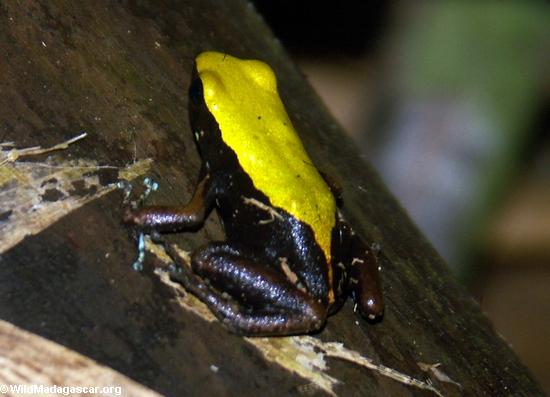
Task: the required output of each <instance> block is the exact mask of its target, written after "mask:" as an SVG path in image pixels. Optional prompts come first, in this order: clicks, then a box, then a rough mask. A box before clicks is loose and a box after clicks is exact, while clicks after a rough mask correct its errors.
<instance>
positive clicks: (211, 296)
mask: <svg viewBox="0 0 550 397" xmlns="http://www.w3.org/2000/svg"><path fill="white" fill-rule="evenodd" d="M188 98H189V102H188V112H189V122H190V126H191V130H192V132H193V136H194V141H195V143H196V146H197V148H198V152H199V154H200V156H201V159H202V162H201V167H200V171H199V177H198V182H197V184H196V188H195V191H194V193H193V195H192V198H191V199H190V200H189V202H188V203H187V204H185V205H180V206H140V207H135V208H127V209H126V211H125V214H124V222H125V223H126V224H127V225H130V226H132V227H135V228H138V229H140V230H141V231H142V232H154V233H170V232H184V231H196V230H198V229H200V228H201V227H202V226H203V224H204V222H205V219H206V217H207V216H208V215H209V214H210V212H211V211H213V210H216V212H217V213H218V216H219V219H220V223H221V226H222V228H223V231H224V234H225V240H224V241H214V242H209V243H208V244H206V245H204V246H201V247H198V248H196V249H195V250H194V251H192V252H191V254H190V255H189V259H188V261H187V262H186V263H180V262H181V257H180V259H176V258H174V257H175V256H176V255H173V254H174V253H173V252H172V255H171V256H172V257H173V259H174V261H175V262H176V263H179V266H178V271H177V272H176V271H174V272H172V277H173V279H174V280H175V281H178V282H179V283H180V284H182V285H183V287H184V288H185V289H186V290H187V291H188V292H190V293H191V294H193V295H195V296H196V297H197V298H199V299H200V300H201V301H202V302H204V303H205V304H206V305H207V306H208V308H209V309H210V311H211V312H212V313H213V314H214V315H215V317H217V318H218V319H219V320H220V321H221V322H222V323H223V324H224V325H225V326H226V327H227V328H228V329H229V330H230V331H232V332H234V333H237V334H241V335H247V336H285V335H296V334H308V333H314V332H318V331H320V330H321V329H322V328H323V327H324V326H325V324H326V322H327V318H328V316H330V315H332V314H334V313H335V312H336V311H338V309H339V308H340V307H341V306H342V305H343V303H344V302H345V300H346V299H347V298H348V297H349V296H351V297H352V299H353V300H354V302H355V305H354V308H355V309H356V310H358V311H359V313H360V314H361V315H362V316H363V317H364V318H366V319H367V320H368V321H369V322H378V321H380V320H381V319H382V317H383V313H384V300H383V294H382V286H381V280H380V279H381V277H380V274H379V273H380V268H379V263H378V253H377V249H376V248H375V246H374V244H368V243H367V242H366V240H365V239H364V238H362V237H361V236H359V235H358V234H357V233H355V231H354V230H353V228H352V227H351V226H350V224H349V223H348V221H346V219H345V218H344V216H343V214H342V212H341V208H340V207H341V204H342V200H341V199H342V191H341V189H340V188H339V186H338V185H337V184H336V183H334V181H333V179H331V178H329V177H327V176H326V175H325V174H324V173H323V172H321V171H319V170H318V169H317V168H316V167H315V165H314V163H313V161H312V160H311V158H310V157H309V155H308V154H307V152H306V150H305V147H304V145H303V143H302V141H301V139H300V138H299V135H298V133H297V131H296V130H295V128H294V127H293V124H292V122H291V120H290V117H289V116H288V113H287V111H286V109H285V106H284V104H283V102H282V99H281V97H280V95H279V92H278V87H277V79H276V76H275V73H274V71H273V70H272V68H271V67H270V66H269V65H268V64H267V63H264V62H262V61H260V60H255V59H240V58H237V57H234V56H232V55H229V54H225V53H221V52H216V51H206V52H202V53H200V54H199V55H198V56H197V57H196V59H195V63H194V67H193V72H192V76H191V84H190V86H189V95H188Z"/></svg>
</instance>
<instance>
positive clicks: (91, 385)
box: [0, 321, 160, 397]
mask: <svg viewBox="0 0 550 397" xmlns="http://www.w3.org/2000/svg"><path fill="white" fill-rule="evenodd" d="M0 356H1V357H2V366H1V367H0V393H2V394H4V395H10V396H17V395H32V394H36V395H47V394H54V395H55V394H61V395H71V396H75V395H86V394H88V395H89V394H102V395H107V396H122V395H124V396H141V397H159V396H160V395H159V394H158V393H155V392H153V391H152V390H149V389H147V388H145V387H143V386H141V385H140V384H137V383H136V382H134V381H133V380H131V379H128V378H127V377H126V376H124V375H121V374H119V373H117V372H116V371H113V370H112V369H110V368H107V367H104V366H102V365H99V364H97V363H96V362H94V361H92V360H90V359H89V358H87V357H84V356H82V355H80V354H78V353H75V352H74V351H71V350H69V349H67V348H65V347H63V346H60V345H58V344H56V343H53V342H50V341H48V340H47V339H44V338H41V337H39V336H36V335H33V334H31V333H29V332H26V331H23V330H22V329H20V328H18V327H15V326H13V325H11V324H9V323H6V322H5V321H0Z"/></svg>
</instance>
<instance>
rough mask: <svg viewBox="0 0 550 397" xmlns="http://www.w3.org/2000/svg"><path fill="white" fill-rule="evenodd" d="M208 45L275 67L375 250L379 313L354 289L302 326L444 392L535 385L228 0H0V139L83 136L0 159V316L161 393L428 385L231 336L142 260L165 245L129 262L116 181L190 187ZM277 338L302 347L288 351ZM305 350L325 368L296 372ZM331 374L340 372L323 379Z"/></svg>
mask: <svg viewBox="0 0 550 397" xmlns="http://www.w3.org/2000/svg"><path fill="white" fill-rule="evenodd" d="M204 50H218V51H222V52H227V53H230V54H232V55H235V56H239V57H242V58H257V59H262V60H264V61H266V62H267V63H269V64H270V65H271V66H272V67H273V69H274V70H275V72H276V75H277V76H278V81H279V88H280V92H281V96H282V97H283V101H284V102H285V104H286V106H287V110H288V113H289V115H290V117H291V118H292V120H293V123H294V125H295V127H296V129H297V130H298V131H299V133H300V135H301V137H302V139H303V141H304V145H305V147H306V148H307V151H308V152H309V154H310V155H311V157H312V158H313V160H314V162H315V163H316V164H317V165H318V166H319V168H321V169H322V170H323V171H324V172H325V173H326V174H329V175H331V176H332V177H333V178H334V179H335V180H337V181H338V182H339V184H341V185H342V187H343V190H344V195H343V201H344V213H345V215H346V217H347V218H348V219H349V220H350V221H351V223H352V224H353V226H354V227H355V229H356V230H357V231H358V232H359V233H361V234H363V235H364V236H365V237H366V238H367V239H369V240H371V241H375V242H377V243H379V244H380V245H381V247H382V252H381V263H382V267H383V273H382V277H383V282H384V291H385V297H386V305H387V308H386V313H385V317H384V320H383V321H382V322H381V323H379V324H375V325H372V324H368V323H366V322H365V321H364V320H362V319H361V318H359V316H358V315H356V314H354V313H353V310H352V305H351V304H350V303H349V302H348V303H347V304H346V305H345V306H344V307H343V308H342V310H340V312H339V313H338V314H336V315H335V316H333V317H331V318H329V321H328V324H327V326H326V328H325V329H324V330H323V331H322V332H321V333H319V334H317V335H314V339H315V340H316V341H317V340H318V341H322V342H342V343H343V344H344V346H345V347H346V348H347V349H349V351H353V352H356V353H357V354H361V355H363V356H366V357H369V358H371V359H372V360H373V362H375V363H380V364H383V365H385V366H388V367H391V368H393V369H394V370H396V371H399V372H401V373H404V374H408V375H410V376H413V377H415V378H417V379H427V378H430V379H431V380H432V381H433V383H434V386H435V388H437V389H438V390H440V391H441V392H442V393H443V394H444V395H446V396H459V395H466V396H483V395H486V396H505V395H513V396H535V395H543V392H542V390H541V388H540V386H539V385H537V384H536V382H535V381H534V380H533V378H532V377H531V375H530V374H529V372H528V371H527V370H526V369H525V367H524V366H523V365H522V364H521V363H520V362H519V361H518V359H517V357H516V356H515V354H514V353H513V352H512V351H511V349H510V347H509V346H508V345H507V343H506V342H505V341H504V340H502V338H501V337H499V336H498V335H497V334H496V333H495V331H494V329H493V327H492V325H491V324H490V322H489V321H488V320H487V319H486V318H485V316H484V315H483V314H482V313H481V311H480V308H479V307H478V305H477V304H476V303H475V302H474V300H473V299H472V298H471V297H470V296H469V295H468V294H467V293H466V292H465V291H464V289H463V288H462V287H461V286H460V285H459V284H458V283H457V282H456V280H455V279H454V278H453V277H452V276H451V274H450V272H449V270H448V269H447V267H446V265H445V263H444V262H443V261H442V259H441V258H440V257H439V255H438V254H437V253H436V252H435V251H434V249H433V248H432V247H431V245H430V244H429V243H428V242H427V241H426V240H425V239H424V238H423V237H422V235H421V234H420V233H419V232H418V230H417V229H416V227H415V226H414V225H413V224H412V223H411V221H410V220H409V219H408V217H407V216H406V215H405V213H404V211H403V210H402V209H401V208H400V206H399V205H398V203H397V202H396V200H395V199H394V198H393V197H392V196H391V195H390V194H389V193H388V191H387V190H386V188H385V187H384V186H383V184H382V182H381V181H380V180H379V178H378V177H377V175H376V173H375V172H374V171H373V170H372V168H371V167H370V166H369V165H368V164H366V163H365V161H364V160H363V158H362V157H361V154H360V153H358V151H357V150H356V148H355V145H354V144H353V142H351V141H350V140H349V139H348V138H346V136H345V134H344V133H343V131H342V130H341V128H340V127H339V126H338V125H337V124H336V123H335V122H334V120H333V119H332V118H331V116H330V115H329V114H327V112H326V110H325V108H324V107H323V105H322V104H321V103H320V101H319V99H318V98H317V97H316V96H315V94H314V93H313V92H312V90H311V88H310V87H309V86H308V84H307V83H306V82H305V80H304V79H303V77H302V75H301V74H300V72H299V71H298V70H297V68H296V67H295V66H294V65H293V64H292V63H291V61H290V60H289V58H288V56H287V54H286V53H285V51H284V50H283V48H282V47H281V45H280V43H279V42H278V41H277V40H276V39H275V38H274V37H273V36H272V35H271V33H270V31H269V29H268V28H267V27H266V26H265V25H264V23H263V22H262V20H261V18H260V17H259V16H258V15H257V14H256V12H255V10H254V8H253V7H251V6H250V5H249V4H247V3H245V2H244V1H239V0H234V1H225V2H219V1H213V0H188V1H171V2H170V1H126V2H120V3H118V2H116V3H115V2H108V1H105V2H99V1H98V2H78V5H77V3H75V2H71V1H61V0H59V1H51V2H36V1H11V0H6V1H3V2H2V4H0V54H2V57H1V58H0V72H1V74H0V75H1V80H0V93H1V95H0V121H1V126H0V142H7V141H13V143H14V145H16V146H17V147H18V148H21V147H31V146H37V145H39V146H41V147H43V148H48V147H51V146H54V145H56V144H58V143H60V142H63V141H66V140H67V139H69V138H71V137H73V136H76V135H78V134H80V133H81V132H82V131H86V133H87V136H86V137H85V138H83V139H81V140H79V141H77V142H74V143H72V144H71V145H69V146H68V147H67V148H66V149H63V150H57V151H54V152H49V153H45V154H37V155H35V156H27V157H19V158H18V159H16V160H14V159H11V160H9V161H6V162H5V163H4V164H2V165H0V250H1V251H0V252H1V256H0V296H1V297H2V299H1V300H0V318H1V319H3V320H5V321H8V322H10V323H12V324H14V325H16V326H18V327H20V328H23V329H25V330H27V331H30V332H32V333H35V334H37V335H39V336H41V337H44V338H47V339H50V340H52V341H55V342H57V343H59V344H61V345H64V346H66V347H68V348H69V349H72V350H75V351H76V352H79V353H80V354H82V355H85V356H87V357H89V358H91V359H93V360H95V361H97V362H99V363H101V364H103V365H105V366H108V367H111V368H113V369H114V370H116V371H119V372H121V373H122V374H124V375H126V376H128V377H130V378H132V379H133V380H135V381H137V382H139V383H141V384H143V385H145V386H147V387H149V388H151V389H153V390H154V391H156V392H159V393H161V394H164V395H167V396H180V395H188V396H192V395H197V396H198V395H243V396H248V395H257V394H258V392H261V393H262V394H263V395H266V396H271V395H273V396H280V395H327V394H331V393H333V394H337V395H342V396H344V395H345V396H359V395H361V396H362V395H388V396H407V395H426V396H428V395H434V394H433V392H432V391H429V390H420V389H419V388H417V387H414V386H410V385H403V384H401V383H398V382H396V381H395V380H393V379H389V378H387V377H385V376H382V375H381V374H379V373H377V372H374V371H371V370H369V369H366V368H363V367H361V366H359V365H356V364H351V363H349V362H347V361H341V360H338V359H333V358H329V356H331V354H329V353H328V350H323V349H328V346H329V345H328V344H325V345H318V346H317V345H315V343H317V342H312V341H311V340H309V339H300V338H297V339H292V338H271V339H268V340H264V339H254V338H252V339H248V338H242V337H239V336H236V335H233V334H230V333H228V332H227V331H226V330H225V329H224V328H223V327H222V325H221V324H219V323H218V322H217V321H211V318H209V314H208V312H205V311H204V308H203V307H201V306H200V305H199V304H198V303H196V302H195V301H193V299H192V297H189V296H187V295H185V294H184V292H183V291H181V290H180V289H178V287H177V286H175V285H172V284H171V283H170V282H169V281H167V280H166V279H163V277H162V276H161V277H159V275H158V274H157V273H155V270H154V267H155V265H159V264H161V263H162V253H158V254H157V255H155V254H154V253H153V254H151V253H149V254H148V256H147V260H146V266H145V269H144V270H143V271H142V272H136V271H134V270H132V268H131V264H132V262H133V261H134V260H135V256H136V254H137V253H136V244H135V240H134V239H133V236H131V235H130V234H129V233H128V230H127V229H126V228H125V227H123V226H122V224H121V222H120V219H121V218H122V212H121V202H122V198H123V195H122V191H121V190H119V189H116V187H115V185H114V183H115V182H116V181H117V180H118V179H121V178H122V179H133V178H136V177H139V178H138V180H137V181H141V177H142V176H145V175H147V176H152V177H153V178H154V179H155V180H156V181H158V182H159V183H160V189H159V191H158V192H156V193H155V194H154V195H153V196H152V198H151V200H149V203H151V204H154V203H156V204H178V203H180V204H181V203H184V202H186V201H187V200H188V199H189V198H190V196H191V193H192V190H193V188H194V184H195V182H196V179H197V175H198V170H199V165H200V159H199V156H198V154H197V152H196V148H195V145H194V143H193V140H192V136H191V132H190V129H189V124H188V117H187V112H186V109H187V94H186V92H187V87H188V84H189V81H190V74H191V70H192V65H193V60H194V57H195V56H196V55H197V54H198V53H199V52H201V51H204ZM3 148H4V149H10V148H12V147H8V146H6V145H4V147H3ZM4 153H6V150H4ZM12 153H16V152H12ZM146 159H152V161H151V162H147V160H146ZM136 183H138V182H136ZM221 238H223V234H222V231H221V228H220V225H219V223H218V221H217V219H216V216H215V215H212V216H211V217H210V218H209V219H208V221H207V223H206V226H205V227H204V228H203V229H201V230H200V231H198V232H197V233H185V234H180V235H176V236H171V241H172V242H176V243H177V244H178V245H179V246H180V247H185V248H187V249H192V247H197V246H198V245H200V244H204V243H206V242H208V241H212V240H218V239H221ZM319 343H321V342H319ZM308 344H309V345H308ZM289 346H298V347H296V349H297V350H296V351H295V353H296V354H295V355H294V356H291V357H290V358H289V357H286V358H281V357H283V355H284V354H283V353H284V352H288V351H289V350H288V349H289ZM308 346H309V347H308ZM311 346H313V347H311ZM323 346H324V347H323ZM330 346H333V345H330ZM333 347H334V346H333ZM14 349H18V347H17V346H15V347H14ZM308 349H310V350H308ZM308 351H309V352H310V356H308V355H307V352H308ZM316 353H319V354H320V356H319V355H317V356H316ZM325 353H326V354H325ZM302 356H304V357H306V359H307V363H305V364H304V362H303V359H304V358H303V357H302ZM316 359H319V360H321V361H320V362H321V363H320V362H316V361H315V360H316ZM285 360H287V361H285ZM296 363H298V364H296ZM315 363H317V366H316V365H315ZM323 363H324V364H327V365H329V366H330V369H323V368H320V367H322V365H324V364H323ZM423 363H427V364H436V363H441V365H440V366H439V367H437V368H436V367H430V366H426V365H424V364H423ZM51 365H57V364H56V363H55V362H52V364H51ZM293 365H301V367H300V368H296V367H295V366H294V367H293ZM308 365H309V369H311V371H312V373H314V372H315V371H317V372H318V374H317V375H319V374H322V376H321V375H319V376H321V378H322V379H321V378H316V376H317V375H315V374H313V375H308V374H307V373H306V372H304V371H306V369H308V368H306V367H308ZM430 368H431V370H430ZM325 375H326V376H325ZM445 375H446V376H448V378H445ZM323 376H325V377H324V378H323ZM329 378H330V379H335V380H338V381H340V382H339V383H338V382H334V383H331V384H330V385H329V386H326V384H325V386H326V387H323V386H322V385H320V383H319V382H321V383H322V382H323V379H324V381H327V382H329V383H330V380H329ZM450 380H452V381H454V382H457V383H459V384H460V387H459V386H457V385H456V384H455V383H452V382H451V381H450Z"/></svg>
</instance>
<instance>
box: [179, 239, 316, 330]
mask: <svg viewBox="0 0 550 397" xmlns="http://www.w3.org/2000/svg"><path fill="white" fill-rule="evenodd" d="M183 267H184V269H183V271H182V273H174V274H173V279H175V280H176V281H179V282H180V283H181V284H183V286H184V287H185V288H186V289H187V290H188V291H190V292H191V293H193V294H194V295H196V296H197V297H198V298H199V299H200V300H202V301H203V302H204V303H206V304H207V305H208V307H209V308H210V310H211V311H212V312H213V313H214V315H215V316H216V317H217V318H218V319H219V320H220V321H222V322H223V323H224V324H225V325H226V326H227V327H228V328H229V329H230V330H232V331H233V332H236V333H239V334H244V335H253V336H269V335H290V334H301V333H307V332H312V331H316V330H319V329H320V328H321V327H322V326H323V325H324V323H325V320H326V316H327V309H326V307H325V306H324V305H322V304H321V303H320V302H318V301H316V300H315V299H314V298H313V297H312V296H310V295H309V294H308V293H307V292H306V291H304V290H302V289H299V288H298V287H297V286H296V285H295V284H293V283H292V282H290V281H289V280H288V279H287V278H286V276H285V275H284V274H283V272H279V271H277V270H275V269H274V268H272V267H270V266H269V265H267V264H266V263H263V261H262V259H260V258H258V257H257V256H255V255H254V254H253V253H251V252H249V251H248V250H247V249H245V248H244V247H239V246H236V245H232V244H230V243H222V242H220V243H212V244H210V245H208V246H206V247H204V248H202V249H199V250H197V251H196V252H194V253H193V255H192V258H191V267H192V272H189V271H188V270H186V269H185V265H183Z"/></svg>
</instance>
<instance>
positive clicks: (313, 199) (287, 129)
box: [197, 52, 336, 261]
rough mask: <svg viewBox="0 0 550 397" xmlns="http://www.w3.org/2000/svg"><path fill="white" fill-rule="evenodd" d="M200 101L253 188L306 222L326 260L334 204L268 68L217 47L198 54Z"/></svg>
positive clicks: (333, 218)
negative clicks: (295, 128)
mask: <svg viewBox="0 0 550 397" xmlns="http://www.w3.org/2000/svg"><path fill="white" fill-rule="evenodd" d="M197 71H198V73H199V77H200V79H201V81H202V84H203V92H204V100H205V103H206V105H207V107H208V109H209V111H210V112H211V113H212V115H213V116H214V118H215V119H216V121H217V123H218V125H219V127H220V131H221V136H222V140H223V141H224V142H225V144H227V145H228V146H229V147H230V148H231V149H232V150H233V151H234V152H235V153H236V155H237V158H238V161H239V164H240V165H241V167H242V168H243V170H244V171H245V172H246V173H247V174H248V175H249V176H250V178H251V179H252V181H253V184H254V187H255V188H256V189H258V190H260V191H261V192H262V193H264V194H265V195H266V196H267V197H268V198H269V200H270V202H271V204H272V205H273V206H275V207H279V208H282V209H284V210H285V211H286V212H288V213H289V214H290V215H292V216H293V217H295V218H296V219H298V220H299V221H301V222H304V223H305V224H307V225H309V226H310V227H311V228H312V230H313V233H314V235H315V240H316V241H317V243H318V244H319V246H320V248H321V249H322V251H323V253H324V254H325V257H326V259H327V260H328V261H330V252H331V246H330V240H331V233H332V229H333V227H334V224H335V214H336V205H335V201H334V197H333V195H332V193H331V192H330V189H329V188H328V186H327V184H326V183H325V181H324V180H323V178H322V177H321V175H320V174H319V172H318V171H317V169H316V168H315V166H314V165H313V163H312V161H311V159H310V158H309V156H308V155H307V153H306V151H305V149H304V147H303V145H302V142H301V141H300V138H299V137H298V135H297V134H296V131H295V130H294V128H293V126H292V123H291V121H290V119H289V117H288V115H287V113H286V110H285V108H284V105H283V103H282V101H281V99H280V97H279V94H278V92H277V82H276V79H275V75H274V73H273V71H272V70H271V68H270V67H269V66H268V65H267V64H265V63H263V62H260V61H255V60H241V59H238V58H234V57H232V56H229V55H226V54H221V53H217V52H205V53H202V54H200V55H199V56H198V57H197Z"/></svg>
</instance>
